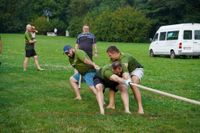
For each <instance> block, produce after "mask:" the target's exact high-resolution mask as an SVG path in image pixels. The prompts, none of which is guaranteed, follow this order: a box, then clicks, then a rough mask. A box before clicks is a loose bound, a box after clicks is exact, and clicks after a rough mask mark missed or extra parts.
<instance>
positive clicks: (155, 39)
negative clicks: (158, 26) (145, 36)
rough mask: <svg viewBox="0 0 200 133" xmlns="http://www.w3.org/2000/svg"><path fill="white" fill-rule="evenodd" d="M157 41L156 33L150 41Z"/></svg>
mask: <svg viewBox="0 0 200 133" xmlns="http://www.w3.org/2000/svg"><path fill="white" fill-rule="evenodd" d="M157 40H158V33H156V34H155V36H154V37H153V40H152V41H157Z"/></svg>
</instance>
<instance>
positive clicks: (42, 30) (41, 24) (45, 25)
mask: <svg viewBox="0 0 200 133" xmlns="http://www.w3.org/2000/svg"><path fill="white" fill-rule="evenodd" d="M32 24H33V25H35V27H36V28H37V29H38V32H39V34H46V33H47V32H49V31H51V29H53V28H52V27H51V24H50V22H48V21H47V19H46V18H45V17H38V18H37V19H36V20H34V21H33V22H32Z"/></svg>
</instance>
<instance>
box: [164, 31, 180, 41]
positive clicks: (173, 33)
mask: <svg viewBox="0 0 200 133" xmlns="http://www.w3.org/2000/svg"><path fill="white" fill-rule="evenodd" d="M178 33H179V31H169V32H167V40H177V39H178Z"/></svg>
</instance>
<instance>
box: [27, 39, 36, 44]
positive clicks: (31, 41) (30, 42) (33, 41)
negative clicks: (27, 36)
mask: <svg viewBox="0 0 200 133" xmlns="http://www.w3.org/2000/svg"><path fill="white" fill-rule="evenodd" d="M28 42H29V44H33V43H35V42H36V40H35V39H34V40H29V41H28Z"/></svg>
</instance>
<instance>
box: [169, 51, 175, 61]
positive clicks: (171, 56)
mask: <svg viewBox="0 0 200 133" xmlns="http://www.w3.org/2000/svg"><path fill="white" fill-rule="evenodd" d="M175 56H176V55H175V53H174V50H172V51H170V58H171V59H174V58H175Z"/></svg>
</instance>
